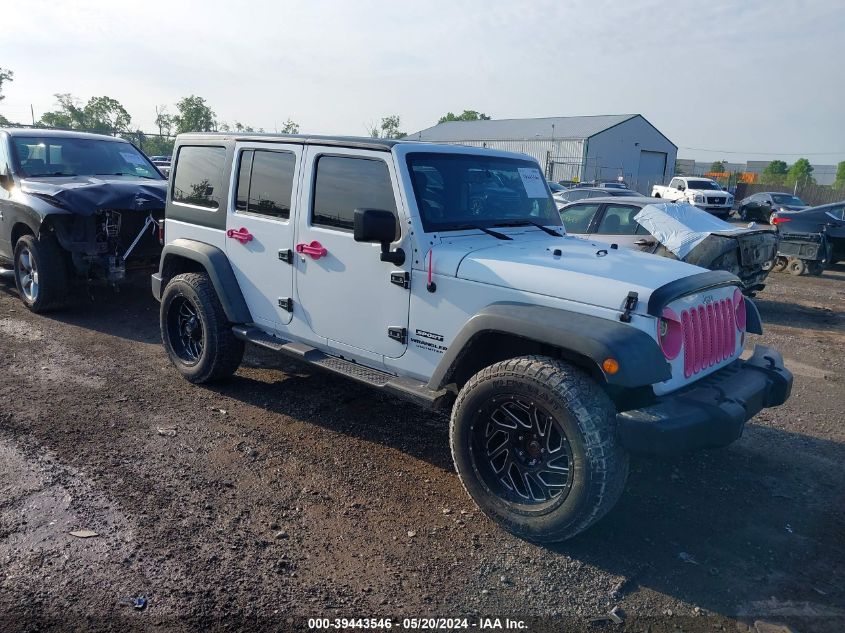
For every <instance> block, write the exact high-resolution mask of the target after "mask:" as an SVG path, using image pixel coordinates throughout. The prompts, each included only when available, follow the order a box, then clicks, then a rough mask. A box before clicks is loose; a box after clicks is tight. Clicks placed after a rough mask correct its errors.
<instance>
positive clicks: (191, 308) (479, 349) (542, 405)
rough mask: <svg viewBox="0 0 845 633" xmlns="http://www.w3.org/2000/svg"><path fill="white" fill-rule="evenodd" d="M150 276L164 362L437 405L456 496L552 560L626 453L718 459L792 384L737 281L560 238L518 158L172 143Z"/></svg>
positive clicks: (206, 138)
mask: <svg viewBox="0 0 845 633" xmlns="http://www.w3.org/2000/svg"><path fill="white" fill-rule="evenodd" d="M174 155H175V157H176V160H175V162H174V164H173V173H172V175H171V178H170V189H169V191H168V196H167V207H166V221H165V222H166V225H165V246H164V250H163V253H162V258H161V264H160V269H159V272H158V273H157V274H155V275H154V276H153V278H152V286H153V293H154V294H155V296H156V298H158V299H159V300H160V301H161V334H162V339H163V341H164V345H165V347H166V349H167V352H168V354H169V355H170V358H171V360H172V361H173V364H174V365H175V366H176V367H177V368H178V369H179V371H180V372H181V373H182V375H183V376H184V377H185V378H187V379H188V380H189V381H191V382H194V383H203V382H208V381H212V380H217V379H221V378H226V377H228V376H230V375H231V374H232V373H233V372H235V370H236V369H237V367H238V365H239V363H240V362H241V358H242V356H243V352H244V341H248V342H251V343H254V344H257V345H261V346H264V347H266V348H270V349H271V350H276V351H278V352H279V353H282V354H287V355H289V356H292V357H294V358H297V359H299V360H301V361H303V362H306V363H310V364H312V365H316V366H318V367H321V368H323V369H325V370H328V371H331V372H334V373H336V374H340V375H342V376H346V377H348V378H351V379H353V380H357V381H359V382H363V383H366V384H368V385H371V386H373V387H375V388H378V389H382V390H383V391H386V392H390V393H392V394H395V395H398V396H401V397H404V398H408V399H410V400H412V401H414V402H416V403H418V404H421V405H425V406H429V407H432V408H450V409H451V425H450V443H451V449H452V455H453V457H454V461H455V466H456V468H457V471H458V474H459V475H460V478H461V481H462V482H463V484H464V486H465V487H466V490H467V492H468V493H469V494H470V496H471V497H472V498H473V499H474V500H475V502H476V503H477V504H478V505H479V507H480V508H481V509H482V510H483V511H484V512H485V513H486V514H487V515H489V516H490V517H492V518H493V519H495V520H496V521H498V522H499V523H500V524H501V525H503V526H504V527H505V528H506V529H508V530H510V531H512V532H514V533H516V534H518V535H520V536H522V537H524V538H527V539H531V540H535V541H557V540H563V539H566V538H569V537H571V536H573V535H575V534H577V533H579V532H580V531H582V530H584V529H586V528H587V527H588V526H590V525H591V524H592V523H594V522H595V521H597V520H598V519H599V518H601V517H602V516H603V515H604V514H605V513H606V512H607V511H608V510H610V509H611V508H612V507H613V505H614V504H615V503H616V501H617V499H618V498H619V496H620V494H621V492H622V489H623V487H624V485H625V479H626V476H627V473H628V454H629V452H651V453H672V452H678V451H684V450H689V449H694V448H701V447H708V446H723V445H726V444H729V443H730V442H733V441H734V440H736V439H737V438H739V437H740V435H741V434H742V430H743V426H744V424H745V422H746V421H747V420H748V419H750V418H751V417H753V416H754V415H755V414H756V413H757V412H758V411H760V410H761V409H762V408H764V407H771V406H777V405H779V404H782V403H783V402H784V401H785V400H786V399H787V398H788V397H789V393H790V390H791V386H792V376H791V374H790V373H789V372H788V371H787V370H786V369H785V368H784V366H783V360H782V358H781V356H780V354H778V352H776V351H775V350H773V349H769V348H764V347H758V348H757V349H756V351H755V352H754V354H753V355H752V356H751V358H749V359H748V360H741V359H740V358H739V356H740V353H741V352H742V349H743V345H744V342H745V335H746V332H754V333H760V332H761V324H760V318H759V314H758V312H757V310H756V308H755V306H754V304H753V303H752V302H751V301H750V300H749V299H747V298H745V297H743V295H742V293H741V292H740V288H741V286H740V281H739V279H737V278H736V277H734V276H733V275H731V274H729V273H726V272H711V271H706V270H704V269H701V268H697V267H695V266H691V265H688V264H685V263H683V262H678V261H673V260H670V259H666V258H662V257H656V256H653V255H647V254H643V253H639V252H634V251H630V250H627V249H617V248H615V247H614V245H610V246H608V245H601V244H598V243H592V242H590V241H586V240H583V239H579V238H574V237H569V236H566V235H565V234H564V229H563V227H562V225H561V220H560V216H559V214H558V211H557V209H556V207H555V204H554V202H553V200H552V197H551V194H550V192H549V190H548V187H547V185H546V182H545V180H544V178H543V175H542V172H541V170H540V168H539V166H538V164H537V163H536V161H534V160H533V159H531V158H529V157H527V156H523V155H519V154H511V153H506V152H499V151H492V150H484V149H476V148H468V147H459V146H446V145H431V144H424V143H415V142H407V141H389V140H378V139H358V138H338V137H305V136H273V135H247V136H242V135H228V134H221V135H216V134H189V135H181V136H179V137H178V139H177V142H176V148H175V153H174Z"/></svg>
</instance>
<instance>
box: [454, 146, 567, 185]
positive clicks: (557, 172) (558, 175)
mask: <svg viewBox="0 0 845 633" xmlns="http://www.w3.org/2000/svg"><path fill="white" fill-rule="evenodd" d="M457 144H459V145H469V146H471V147H487V148H489V149H498V150H502V151H505V152H519V153H521V154H528V155H529V156H533V157H534V158H536V159H537V162H538V163H540V167H541V168H542V169H543V171H544V173H545V174H546V176H547V177H549V178H550V180H554V181H558V180H572V179H574V178H581V176H582V170H583V159H584V157H583V153H584V141H583V140H580V139H561V140H551V139H549V140H536V141H534V140H521V141H514V140H501V141H470V140H467V141H457Z"/></svg>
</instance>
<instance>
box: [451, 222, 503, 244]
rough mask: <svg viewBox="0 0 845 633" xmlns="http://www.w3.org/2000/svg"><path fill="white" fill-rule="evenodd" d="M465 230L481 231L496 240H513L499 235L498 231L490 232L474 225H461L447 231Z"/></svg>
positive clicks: (501, 234)
mask: <svg viewBox="0 0 845 633" xmlns="http://www.w3.org/2000/svg"><path fill="white" fill-rule="evenodd" d="M466 229H475V230H477V231H483V232H484V233H487V235H492V236H493V237H495V238H496V239H497V240H512V239H513V238H512V237H510V236H508V235H505V234H504V233H499V232H498V231H492V230H490V229H488V228H486V227H483V226H478V225H476V224H463V225H461V226H454V227H451V228H450V229H449V230H450V231H464V230H466Z"/></svg>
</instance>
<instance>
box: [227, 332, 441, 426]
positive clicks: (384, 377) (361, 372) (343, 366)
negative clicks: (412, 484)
mask: <svg viewBox="0 0 845 633" xmlns="http://www.w3.org/2000/svg"><path fill="white" fill-rule="evenodd" d="M232 332H234V334H235V336H236V337H238V338H239V339H241V340H242V341H246V342H248V343H253V344H254V345H258V346H260V347H264V348H265V349H269V350H272V351H274V352H278V353H280V354H284V355H285V356H289V357H291V358H294V359H296V360H299V361H302V362H305V363H308V364H310V365H314V366H315V367H319V368H321V369H325V370H326V371H330V372H332V373H334V374H338V375H340V376H346V377H347V378H351V379H352V380H355V381H357V382H360V383H364V384H365V385H369V386H370V387H375V388H377V389H381V390H382V391H384V392H386V393H390V394H392V395H394V396H399V397H400V398H404V399H406V400H410V401H412V402H414V403H416V404H418V405H420V406H423V407H428V408H431V409H438V408H442V407H444V406H446V404H447V403H448V402H449V399H450V398H449V396H450V393H449V391H447V390H446V389H441V390H439V391H433V390H431V389H429V388H428V386H427V385H425V383H422V382H418V381H415V380H411V379H408V378H402V377H399V376H394V375H392V374H388V373H387V372H383V371H379V370H378V369H372V368H371V367H366V366H364V365H361V364H359V363H354V362H352V361H349V360H345V359H343V358H337V357H336V356H329V355H328V354H324V353H323V352H321V351H320V350H318V349H316V348H314V347H311V346H309V345H305V344H303V343H294V342H291V341H286V340H284V339H281V338H277V337H275V336H271V335H270V334H267V333H266V332H262V331H261V330H259V329H258V328H255V327H249V326H245V325H236V326H234V327H233V328H232Z"/></svg>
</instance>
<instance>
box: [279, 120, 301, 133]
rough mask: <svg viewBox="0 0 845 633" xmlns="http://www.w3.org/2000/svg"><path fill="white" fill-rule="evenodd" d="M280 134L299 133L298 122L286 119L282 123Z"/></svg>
mask: <svg viewBox="0 0 845 633" xmlns="http://www.w3.org/2000/svg"><path fill="white" fill-rule="evenodd" d="M282 134H299V123H297V122H296V121H292V120H291V119H288V120H287V121H285V122H284V123H283V124H282Z"/></svg>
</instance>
